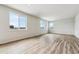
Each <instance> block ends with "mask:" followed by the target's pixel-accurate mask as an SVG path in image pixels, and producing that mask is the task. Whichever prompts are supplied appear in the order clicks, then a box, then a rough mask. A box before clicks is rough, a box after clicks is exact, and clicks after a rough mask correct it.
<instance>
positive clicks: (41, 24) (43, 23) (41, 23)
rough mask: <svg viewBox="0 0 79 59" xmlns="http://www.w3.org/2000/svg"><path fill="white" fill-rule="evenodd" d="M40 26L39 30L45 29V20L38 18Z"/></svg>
mask: <svg viewBox="0 0 79 59" xmlns="http://www.w3.org/2000/svg"><path fill="white" fill-rule="evenodd" d="M40 27H41V30H42V31H44V30H45V27H46V22H45V21H44V20H40Z"/></svg>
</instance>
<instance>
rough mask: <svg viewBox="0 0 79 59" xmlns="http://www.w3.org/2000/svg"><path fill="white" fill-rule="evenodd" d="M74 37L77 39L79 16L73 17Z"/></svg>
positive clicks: (78, 34) (78, 35) (78, 36)
mask: <svg viewBox="0 0 79 59" xmlns="http://www.w3.org/2000/svg"><path fill="white" fill-rule="evenodd" d="M75 36H76V37H77V38H79V14H78V15H77V16H76V17H75Z"/></svg>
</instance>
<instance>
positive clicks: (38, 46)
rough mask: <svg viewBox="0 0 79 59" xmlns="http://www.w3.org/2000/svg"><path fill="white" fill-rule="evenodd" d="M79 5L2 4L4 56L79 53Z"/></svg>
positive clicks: (1, 49)
mask: <svg viewBox="0 0 79 59" xmlns="http://www.w3.org/2000/svg"><path fill="white" fill-rule="evenodd" d="M78 53H79V4H0V54H78Z"/></svg>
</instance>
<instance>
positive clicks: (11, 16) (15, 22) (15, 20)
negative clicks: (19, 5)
mask: <svg viewBox="0 0 79 59" xmlns="http://www.w3.org/2000/svg"><path fill="white" fill-rule="evenodd" d="M9 19H10V26H13V27H14V28H18V16H17V15H16V13H13V12H10V13H9Z"/></svg>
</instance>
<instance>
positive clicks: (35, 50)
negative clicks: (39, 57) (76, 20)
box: [0, 34, 79, 54]
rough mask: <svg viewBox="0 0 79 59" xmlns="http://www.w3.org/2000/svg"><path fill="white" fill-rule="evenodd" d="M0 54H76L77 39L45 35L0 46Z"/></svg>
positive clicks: (78, 47) (77, 48)
mask: <svg viewBox="0 0 79 59" xmlns="http://www.w3.org/2000/svg"><path fill="white" fill-rule="evenodd" d="M0 53H1V54H77V53H79V39H78V38H76V37H75V36H72V35H59V34H46V35H43V36H41V37H35V38H30V39H25V40H21V41H17V42H13V43H9V44H5V45H0Z"/></svg>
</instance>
